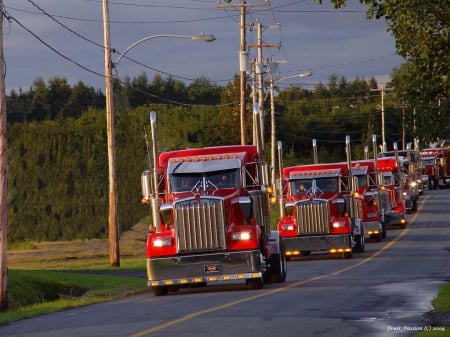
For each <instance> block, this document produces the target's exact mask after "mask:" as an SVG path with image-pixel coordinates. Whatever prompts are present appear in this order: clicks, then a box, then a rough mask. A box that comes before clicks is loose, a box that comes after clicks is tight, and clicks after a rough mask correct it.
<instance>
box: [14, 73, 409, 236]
mask: <svg viewBox="0 0 450 337" xmlns="http://www.w3.org/2000/svg"><path fill="white" fill-rule="evenodd" d="M239 88H240V84H239V77H238V76H235V78H234V80H233V81H231V82H230V83H228V84H226V85H225V86H217V85H216V84H213V83H212V82H210V81H209V80H207V79H205V78H199V79H197V80H195V81H193V82H192V83H191V84H189V85H185V84H184V83H181V82H179V81H177V80H174V79H172V78H162V77H161V76H160V75H155V77H154V78H153V80H152V81H149V80H148V79H147V76H146V75H144V74H143V75H141V76H138V77H137V78H134V79H127V80H126V81H124V82H118V81H117V82H115V83H114V106H115V109H114V110H115V123H116V125H115V130H116V167H117V181H118V183H117V185H118V213H119V214H118V215H119V226H120V230H121V231H123V230H127V229H129V228H130V227H131V226H132V225H133V224H135V223H136V222H138V221H139V220H141V219H142V218H143V217H145V216H146V215H148V212H149V210H148V208H146V207H144V206H143V205H141V203H140V197H141V186H140V175H141V173H142V171H143V170H145V169H147V168H148V167H149V165H150V164H149V162H148V161H149V154H148V149H147V146H149V144H150V146H151V140H150V139H149V138H150V135H149V112H150V111H152V110H154V111H156V112H157V123H158V138H159V140H158V141H159V144H158V145H159V147H160V150H163V151H166V150H175V149H180V148H187V147H190V148H194V147H203V146H215V145H226V144H239V143H240V124H239V123H240V108H239V97H240V93H239V90H240V89H239ZM373 88H376V81H375V79H373V78H372V79H369V80H365V79H355V80H353V81H347V80H346V79H345V78H344V77H341V78H338V77H337V76H336V75H332V76H330V78H329V82H328V83H327V84H319V85H317V86H315V87H314V88H313V89H311V90H307V89H304V88H301V87H298V86H290V87H289V88H286V89H283V90H281V89H280V88H277V89H278V90H277V92H278V94H277V95H276V97H275V119H276V135H277V137H276V138H277V140H281V141H282V142H283V151H284V152H285V156H284V158H285V159H284V165H285V166H286V165H295V164H301V163H311V162H312V161H313V155H312V145H311V144H312V139H316V140H317V144H318V153H319V160H320V161H322V162H330V161H337V160H344V159H345V151H344V148H345V146H344V141H345V136H346V135H350V136H351V139H352V148H353V152H354V158H362V157H363V155H364V154H363V151H364V146H366V145H370V144H371V137H372V134H378V135H379V134H380V125H381V113H380V106H379V105H380V96H379V94H378V93H374V92H371V89H373ZM104 102H105V100H104V94H103V93H102V92H101V91H98V90H95V89H93V88H91V87H87V86H85V85H84V84H83V83H81V82H80V83H77V84H76V85H74V86H70V85H69V84H68V83H67V80H66V79H64V78H54V79H51V80H49V81H48V82H47V83H45V82H44V81H43V80H42V79H38V80H36V81H35V82H34V84H33V86H32V87H31V88H30V89H29V90H28V91H22V90H21V91H20V92H19V93H16V92H14V91H13V92H11V93H10V95H8V96H7V113H8V136H9V141H8V142H9V147H8V159H9V166H8V190H9V191H8V192H9V194H8V219H9V226H8V238H9V240H10V241H11V242H15V241H24V240H38V241H40V240H72V239H87V238H105V237H107V231H108V205H109V204H108V199H109V196H108V186H109V185H108V184H109V181H108V158H107V145H106V144H107V142H106V137H107V135H106V112H105V108H104ZM396 104H397V98H396V97H395V95H387V97H386V102H385V106H386V108H385V109H386V138H387V140H388V142H389V143H388V144H392V142H394V141H397V142H398V143H399V144H401V141H402V130H406V132H407V135H408V137H407V140H408V141H411V140H412V136H413V135H412V130H413V128H412V127H413V126H412V125H409V124H407V123H405V119H403V118H402V114H404V110H405V109H404V108H401V107H400V106H397V105H396ZM269 106H270V104H268V102H267V107H265V109H266V111H265V115H264V116H265V117H264V120H265V127H264V135H265V136H264V139H266V142H265V145H264V146H265V154H266V161H268V162H269V161H270V141H269V140H270V133H271V130H270V126H271V124H270V111H268V107H269ZM250 109H251V99H249V101H248V111H251V110H250ZM251 125H252V121H251V114H250V113H249V114H248V123H247V127H248V128H247V130H246V132H247V133H248V136H249V137H248V139H251V135H252V130H251ZM388 147H390V146H388Z"/></svg>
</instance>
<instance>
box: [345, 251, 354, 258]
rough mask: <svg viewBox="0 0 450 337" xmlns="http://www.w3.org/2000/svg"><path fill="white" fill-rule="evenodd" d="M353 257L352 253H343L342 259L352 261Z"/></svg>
mask: <svg viewBox="0 0 450 337" xmlns="http://www.w3.org/2000/svg"><path fill="white" fill-rule="evenodd" d="M352 257H353V253H352V252H345V253H342V258H344V259H351V258H352Z"/></svg>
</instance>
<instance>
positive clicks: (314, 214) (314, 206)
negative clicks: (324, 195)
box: [295, 201, 330, 235]
mask: <svg viewBox="0 0 450 337" xmlns="http://www.w3.org/2000/svg"><path fill="white" fill-rule="evenodd" d="M295 207H296V210H297V224H298V234H299V235H314V234H329V233H330V226H329V219H330V216H329V214H330V210H329V206H328V203H327V202H325V201H314V202H301V203H298V204H297V205H296V206H295Z"/></svg>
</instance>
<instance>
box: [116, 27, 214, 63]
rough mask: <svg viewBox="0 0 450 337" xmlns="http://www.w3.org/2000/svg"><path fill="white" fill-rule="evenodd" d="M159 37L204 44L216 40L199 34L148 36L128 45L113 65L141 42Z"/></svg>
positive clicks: (208, 35) (209, 35) (212, 36)
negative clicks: (189, 40) (202, 42)
mask: <svg viewBox="0 0 450 337" xmlns="http://www.w3.org/2000/svg"><path fill="white" fill-rule="evenodd" d="M159 37H171V38H177V39H191V40H194V41H205V42H212V41H214V40H215V39H216V38H215V37H214V35H212V34H203V33H202V34H200V35H194V36H191V35H173V34H159V35H150V36H146V37H144V38H142V39H140V40H138V41H136V42H135V43H133V44H132V45H130V46H129V47H128V48H127V49H125V50H124V51H123V52H122V53H121V54H120V55H119V57H118V58H117V60H116V62H114V65H117V64H118V63H119V62H120V60H121V59H122V58H123V57H124V56H125V55H126V54H127V53H128V52H129V51H130V50H131V49H133V48H134V47H136V46H137V45H139V44H141V43H142V42H145V41H147V40H150V39H155V38H159Z"/></svg>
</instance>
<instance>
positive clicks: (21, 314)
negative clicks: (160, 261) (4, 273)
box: [0, 260, 148, 324]
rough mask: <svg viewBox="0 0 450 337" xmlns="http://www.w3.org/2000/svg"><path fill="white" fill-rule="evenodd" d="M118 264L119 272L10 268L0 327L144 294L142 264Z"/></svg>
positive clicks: (145, 285) (130, 262)
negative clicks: (4, 307) (6, 296)
mask: <svg viewBox="0 0 450 337" xmlns="http://www.w3.org/2000/svg"><path fill="white" fill-rule="evenodd" d="M122 264H123V266H122V267H120V269H119V268H113V267H109V266H106V265H104V266H97V267H95V268H89V266H87V268H86V269H70V270H69V269H67V270H25V269H10V270H9V272H8V281H9V282H8V284H9V286H8V303H9V310H7V311H6V312H2V314H1V315H0V324H6V323H10V322H13V321H17V320H20V319H24V318H30V317H35V316H40V315H43V314H48V313H52V312H57V311H62V310H66V309H70V308H75V307H79V306H84V305H88V304H93V303H99V302H105V301H110V300H114V299H118V298H121V297H124V296H128V295H132V294H137V293H142V292H145V291H147V290H148V288H147V283H146V278H145V266H144V261H143V260H139V261H137V260H130V261H129V262H128V263H127V261H126V260H125V261H123V262H122ZM137 265H140V266H139V267H137ZM79 267H81V266H79Z"/></svg>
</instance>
